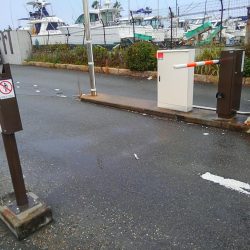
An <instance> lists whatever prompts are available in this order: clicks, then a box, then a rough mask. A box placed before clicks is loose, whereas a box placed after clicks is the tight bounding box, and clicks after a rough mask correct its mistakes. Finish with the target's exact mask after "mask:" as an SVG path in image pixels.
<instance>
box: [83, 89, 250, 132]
mask: <svg viewBox="0 0 250 250" xmlns="http://www.w3.org/2000/svg"><path fill="white" fill-rule="evenodd" d="M80 99H81V101H85V102H90V103H95V104H98V105H104V106H109V107H113V108H118V109H123V110H129V111H134V112H138V113H142V114H147V115H152V116H158V117H165V118H170V119H173V120H178V121H184V122H187V123H195V124H201V125H205V126H210V127H216V128H222V129H228V130H232V131H239V132H245V133H250V126H248V125H246V124H244V122H245V121H246V120H247V116H245V115H237V116H236V117H235V118H233V119H220V118H218V117H217V115H216V112H215V111H211V110H201V109H197V108H194V109H193V111H192V112H188V113H185V112H180V111H174V110H168V109H163V108H158V107H157V103H156V101H149V100H139V99H135V98H127V97H122V96H111V95H106V94H98V96H89V95H82V96H81V98H80Z"/></svg>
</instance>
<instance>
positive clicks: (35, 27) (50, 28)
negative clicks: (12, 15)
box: [19, 0, 67, 45]
mask: <svg viewBox="0 0 250 250" xmlns="http://www.w3.org/2000/svg"><path fill="white" fill-rule="evenodd" d="M26 4H27V5H28V6H32V11H30V12H29V17H28V18H21V19H19V21H28V23H27V24H26V26H25V27H19V29H20V30H28V31H29V32H30V35H31V39H32V44H33V45H48V44H59V43H66V42H67V36H66V35H65V34H63V33H62V32H61V31H60V30H59V27H60V26H64V25H65V23H64V22H63V20H62V19H60V18H58V17H57V16H52V15H50V14H49V12H48V10H47V6H48V5H51V3H49V2H47V1H45V0H34V1H29V2H27V3H26Z"/></svg>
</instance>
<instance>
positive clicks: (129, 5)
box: [128, 0, 130, 22]
mask: <svg viewBox="0 0 250 250" xmlns="http://www.w3.org/2000/svg"><path fill="white" fill-rule="evenodd" d="M129 20H130V0H128V22H129Z"/></svg>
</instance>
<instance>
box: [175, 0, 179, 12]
mask: <svg viewBox="0 0 250 250" xmlns="http://www.w3.org/2000/svg"><path fill="white" fill-rule="evenodd" d="M175 15H176V16H178V2H177V0H175Z"/></svg>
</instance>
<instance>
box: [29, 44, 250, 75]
mask: <svg viewBox="0 0 250 250" xmlns="http://www.w3.org/2000/svg"><path fill="white" fill-rule="evenodd" d="M157 49H158V47H157V46H156V45H154V44H152V43H150V42H137V43H135V44H133V45H131V46H130V47H128V48H120V47H117V48H115V49H113V50H111V51H109V50H107V49H106V48H104V47H102V46H94V47H93V54H94V61H95V65H96V66H101V67H104V66H108V67H116V68H128V69H130V70H135V71H147V70H156V69H157V60H156V57H155V55H156V51H157ZM222 49H223V47H220V46H217V47H216V46H209V47H203V48H201V50H200V53H199V55H198V56H197V57H196V61H203V60H210V59H216V58H220V53H221V50H222ZM244 49H245V50H246V59H245V67H244V76H245V77H250V46H246V47H245V48H244ZM29 60H30V61H40V62H51V63H63V64H76V65H87V64H88V57H87V51H86V48H85V47H84V46H69V45H48V46H39V47H36V46H34V48H33V53H32V56H31V58H29ZM195 73H196V74H203V75H214V76H218V74H219V65H209V66H203V67H196V68H195Z"/></svg>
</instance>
